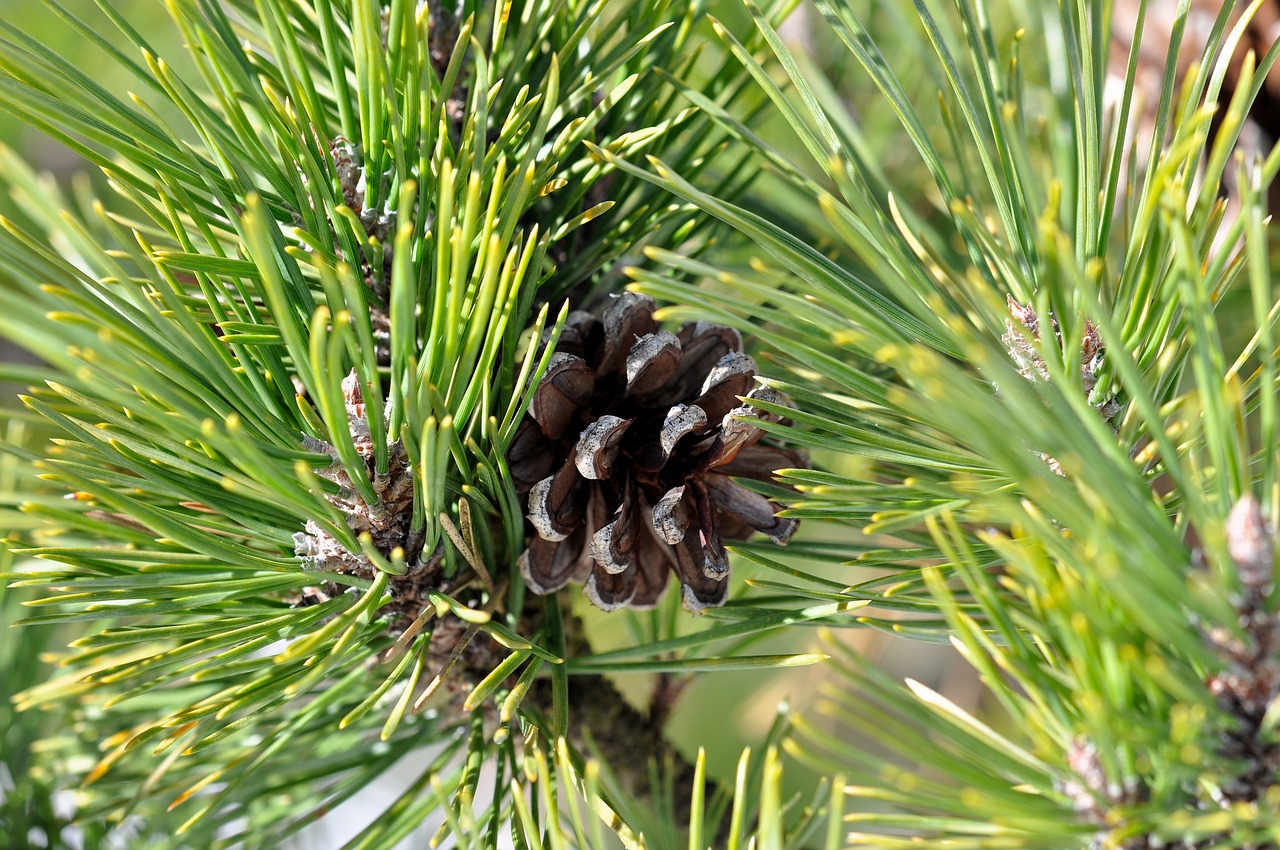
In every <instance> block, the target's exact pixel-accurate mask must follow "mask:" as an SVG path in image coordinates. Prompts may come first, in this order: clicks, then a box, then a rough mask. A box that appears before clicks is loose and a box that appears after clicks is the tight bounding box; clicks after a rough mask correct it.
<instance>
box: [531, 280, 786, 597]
mask: <svg viewBox="0 0 1280 850" xmlns="http://www.w3.org/2000/svg"><path fill="white" fill-rule="evenodd" d="M653 309H654V304H653V301H652V300H651V299H649V298H647V297H644V296H641V295H636V294H633V293H626V294H624V295H621V296H618V297H617V298H615V299H614V300H613V301H612V303H611V304H610V305H609V306H608V308H607V309H606V310H605V311H604V315H603V318H602V319H597V318H596V317H595V316H593V315H591V314H590V313H585V312H574V313H572V314H570V316H569V317H568V320H567V322H566V325H565V328H564V331H563V332H562V333H561V336H560V341H559V344H558V346H557V348H556V352H555V353H554V354H553V355H552V357H551V361H550V363H549V365H548V368H547V373H546V375H545V376H544V377H543V379H542V383H541V384H540V385H539V386H538V389H537V391H536V392H535V393H534V396H533V400H532V402H531V404H530V405H529V413H528V415H527V416H526V417H525V420H524V422H523V423H521V425H520V428H519V430H518V431H517V433H516V436H515V439H514V440H513V441H512V445H511V448H510V449H509V450H508V453H507V457H508V460H509V462H510V467H511V474H512V477H513V478H514V479H515V482H516V487H517V490H518V491H519V492H520V495H521V496H522V497H525V496H526V495H527V504H528V508H529V520H530V522H531V523H532V526H533V530H534V532H535V534H534V535H532V536H531V539H530V543H529V548H528V549H526V550H525V552H524V554H522V555H521V556H520V562H519V563H520V570H521V573H522V574H523V575H524V579H525V582H526V583H527V584H528V585H529V587H530V588H531V589H532V590H533V591H534V592H535V593H539V594H548V593H554V592H555V591H557V590H559V589H560V588H562V587H564V586H565V585H566V584H568V583H569V582H585V584H586V587H585V588H584V589H585V592H586V594H587V596H588V597H589V598H590V599H591V601H592V602H594V603H595V604H596V605H598V606H599V607H601V608H604V609H605V610H612V609H614V608H620V607H623V606H630V607H633V608H648V607H652V606H653V605H655V604H656V603H657V602H658V599H659V598H660V597H661V595H662V592H663V590H665V589H666V586H667V579H668V573H669V572H674V573H675V574H676V575H677V576H678V577H679V579H680V583H681V584H682V585H683V587H684V604H685V607H687V608H689V609H691V610H695V611H696V610H701V609H702V608H705V607H708V606H716V605H721V604H723V603H724V600H725V596H726V594H727V592H728V580H727V579H728V576H729V559H728V554H727V553H726V551H725V548H724V541H725V540H726V539H733V540H745V539H746V538H747V537H749V536H750V535H751V533H752V532H753V531H762V532H764V533H765V534H767V535H768V536H769V537H771V538H772V539H773V540H775V541H776V542H778V543H785V542H786V541H787V540H788V539H789V538H790V537H791V534H792V532H793V531H794V530H795V527H796V522H795V520H790V519H783V518H780V517H778V516H776V515H775V514H776V512H777V511H778V509H779V506H778V505H777V504H775V503H773V502H771V501H770V500H769V499H767V498H765V497H764V496H762V495H760V494H758V493H755V492H753V491H751V490H748V489H747V488H745V487H743V486H742V485H740V484H737V483H735V482H734V481H733V480H732V479H731V476H738V477H744V478H754V479H756V480H759V481H766V480H769V479H770V477H771V476H772V474H773V471H774V470H775V469H779V468H782V467H794V466H802V465H804V461H803V459H802V458H801V457H800V456H799V455H798V454H796V453H795V452H791V451H787V450H786V449H780V448H775V447H770V446H764V445H760V444H759V443H758V441H759V439H760V438H761V437H762V436H763V435H764V431H763V430H762V429H761V428H759V427H758V426H757V425H755V424H753V422H752V421H751V420H752V419H754V420H756V421H770V422H777V421H779V419H780V417H779V416H777V415H776V414H774V413H768V412H765V411H762V410H759V409H757V408H755V407H753V406H751V405H750V404H749V403H748V404H746V405H743V404H742V403H741V402H739V400H738V397H739V396H746V397H747V398H748V400H750V399H756V400H760V401H767V402H773V403H780V402H784V401H785V400H784V398H783V396H782V395H781V394H779V393H777V392H776V391H774V390H771V389H769V388H767V387H754V385H755V369H756V366H755V363H754V361H752V359H751V358H750V357H748V356H747V355H746V354H743V353H742V339H741V337H740V336H739V335H738V333H737V331H734V330H732V329H731V328H727V327H723V326H721V325H714V324H708V323H705V322H699V323H697V324H687V325H685V326H684V327H683V328H681V329H680V331H679V333H678V334H672V333H669V332H667V331H664V330H660V329H659V327H658V323H657V321H656V320H655V319H654V317H653ZM753 387H754V388H753Z"/></svg>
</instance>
